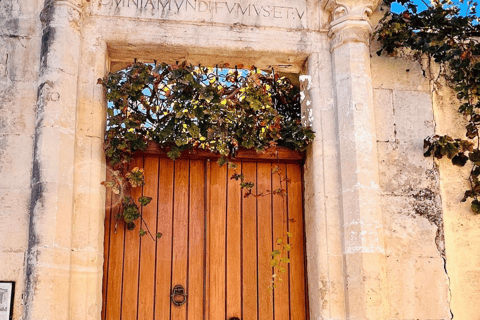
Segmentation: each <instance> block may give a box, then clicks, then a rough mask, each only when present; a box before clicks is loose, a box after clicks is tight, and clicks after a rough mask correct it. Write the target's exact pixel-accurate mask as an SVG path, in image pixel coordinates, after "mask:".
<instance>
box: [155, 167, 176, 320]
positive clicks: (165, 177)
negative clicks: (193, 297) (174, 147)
mask: <svg viewBox="0 0 480 320" xmlns="http://www.w3.org/2000/svg"><path fill="white" fill-rule="evenodd" d="M173 173H174V162H173V161H172V160H170V159H160V171H159V187H158V218H157V231H158V232H160V233H161V234H162V237H161V238H160V239H159V240H157V267H156V279H155V282H156V283H155V319H165V320H167V319H170V291H171V288H170V285H171V284H170V282H171V279H172V276H171V272H172V223H173Z"/></svg>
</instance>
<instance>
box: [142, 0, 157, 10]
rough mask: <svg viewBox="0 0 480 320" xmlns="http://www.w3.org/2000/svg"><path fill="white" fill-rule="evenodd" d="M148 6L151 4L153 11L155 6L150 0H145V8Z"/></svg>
mask: <svg viewBox="0 0 480 320" xmlns="http://www.w3.org/2000/svg"><path fill="white" fill-rule="evenodd" d="M148 4H151V5H152V9H155V5H154V4H153V2H152V0H147V2H145V7H144V8H146V7H147V5H148Z"/></svg>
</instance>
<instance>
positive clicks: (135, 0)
mask: <svg viewBox="0 0 480 320" xmlns="http://www.w3.org/2000/svg"><path fill="white" fill-rule="evenodd" d="M130 1H131V2H132V4H134V5H135V7H137V8H139V7H140V8H141V7H142V2H143V0H128V5H127V7H129V8H130Z"/></svg>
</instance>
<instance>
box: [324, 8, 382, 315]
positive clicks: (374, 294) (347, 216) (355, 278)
mask: <svg viewBox="0 0 480 320" xmlns="http://www.w3.org/2000/svg"><path fill="white" fill-rule="evenodd" d="M378 2H379V0H327V1H324V2H323V4H324V5H325V9H326V10H328V11H330V12H331V13H332V21H331V23H330V30H329V37H330V38H331V42H330V45H331V54H332V65H333V79H334V88H335V91H336V93H335V94H336V107H337V108H336V109H337V121H338V137H339V154H340V171H341V210H342V214H343V236H344V238H343V255H344V272H345V275H346V288H347V290H346V295H345V306H346V316H347V318H348V319H384V318H385V317H386V315H387V310H386V309H387V305H388V304H387V297H386V295H387V290H386V280H385V279H386V259H385V246H384V236H383V224H382V212H381V210H380V197H379V194H378V192H379V186H378V160H377V142H376V135H375V119H374V105H373V88H372V77H371V70H370V52H369V39H370V36H371V34H372V25H371V23H370V21H369V15H370V14H371V13H372V12H373V11H374V10H375V9H376V7H377V5H378Z"/></svg>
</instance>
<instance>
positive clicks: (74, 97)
mask: <svg viewBox="0 0 480 320" xmlns="http://www.w3.org/2000/svg"><path fill="white" fill-rule="evenodd" d="M377 4H378V1H376V0H321V1H314V0H302V1H295V0H281V1H280V0H276V1H265V2H262V3H259V2H255V1H250V2H249V1H245V0H238V1H234V0H231V1H230V0H229V1H226V0H225V1H207V0H206V1H196V2H195V1H193V0H190V1H188V0H186V1H181V0H178V1H174V0H172V1H167V0H155V1H153V0H92V1H80V0H57V1H52V0H46V1H41V0H39V1H32V0H28V1H27V0H1V1H0V86H1V87H0V262H1V263H0V280H13V281H16V284H17V288H16V289H17V290H16V296H15V308H14V310H15V315H14V319H16V320H17V319H18V320H19V319H25V320H26V319H29V320H44V319H45V320H56V319H58V320H64V319H95V320H98V319H99V315H100V309H101V279H102V255H103V243H102V242H103V217H104V210H103V201H104V193H103V192H104V190H103V187H101V186H100V184H99V182H100V181H101V180H102V179H103V177H104V175H105V168H104V157H103V154H102V141H103V129H104V125H105V121H104V119H105V115H104V107H105V99H104V92H103V89H102V88H101V87H100V86H98V85H97V84H96V79H97V78H98V77H101V76H103V75H105V73H106V72H107V71H108V70H109V69H110V70H117V69H119V68H122V67H124V66H125V65H126V64H127V63H129V62H131V61H133V59H134V58H137V59H138V60H139V61H146V62H152V61H153V60H154V59H155V60H157V61H160V60H163V61H165V62H168V63H174V62H175V61H181V60H184V59H187V60H188V61H189V62H192V63H195V64H196V63H202V64H217V63H218V64H222V63H229V64H230V65H235V64H237V63H238V64H240V63H242V64H245V65H256V66H258V67H260V68H268V67H270V66H274V67H275V68H276V70H277V71H282V72H295V73H298V72H302V73H303V74H304V75H305V76H304V77H302V85H303V86H304V89H305V95H306V100H305V103H304V111H305V115H306V118H307V119H305V120H306V121H308V122H310V124H312V126H313V127H314V130H315V131H316V135H317V138H316V141H315V143H314V144H313V146H312V147H311V148H310V149H309V151H308V156H307V162H306V166H305V209H306V236H307V255H308V257H307V260H308V277H309V279H308V281H309V290H310V292H309V299H310V308H311V310H310V311H311V318H312V319H315V320H317V319H347V318H349V319H425V320H426V319H450V318H451V314H452V313H453V314H454V316H455V319H465V320H470V319H475V318H478V316H479V315H480V307H477V304H476V301H477V300H478V298H479V297H480V290H479V289H478V278H479V277H478V274H479V273H480V267H479V266H480V256H479V255H478V254H477V252H479V251H480V244H479V243H480V242H479V241H477V240H478V239H480V231H478V230H480V225H479V224H480V222H479V221H478V220H479V219H478V218H477V217H475V216H473V215H472V214H471V213H470V211H469V208H468V205H467V204H462V203H460V202H459V200H460V199H461V197H462V190H463V188H464V186H465V183H466V180H465V177H466V175H467V172H466V169H458V168H454V167H452V166H451V165H450V164H448V163H446V162H445V161H440V162H439V163H440V170H439V169H438V168H437V166H436V165H435V164H434V162H433V160H432V159H425V158H424V157H423V155H422V144H423V138H424V137H426V136H428V135H430V134H432V133H434V132H437V133H451V134H452V135H455V133H457V135H458V136H461V134H462V133H461V132H462V131H461V119H459V118H458V117H457V116H456V114H455V111H454V108H453V106H454V105H455V103H454V99H452V93H451V92H450V91H449V90H447V89H446V88H443V89H442V90H440V91H438V92H433V91H432V85H431V84H430V82H429V81H428V79H427V78H426V77H425V76H424V71H423V70H422V67H421V66H420V65H419V64H418V63H414V62H409V61H405V60H404V59H398V58H389V57H384V56H382V57H378V56H377V55H376V54H375V51H376V50H377V49H378V44H377V43H375V42H373V44H371V47H370V51H369V48H368V37H369V35H370V34H371V27H370V24H369V22H368V20H369V18H368V16H369V14H370V11H371V10H372V9H374V8H375V7H376V6H377ZM380 14H381V13H380V12H377V14H375V15H374V17H373V18H372V20H374V21H377V20H378V17H379V16H380ZM331 17H333V18H331ZM42 37H43V40H42ZM459 128H460V129H459ZM34 160H35V161H34ZM32 186H33V188H32ZM22 301H23V302H22Z"/></svg>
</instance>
